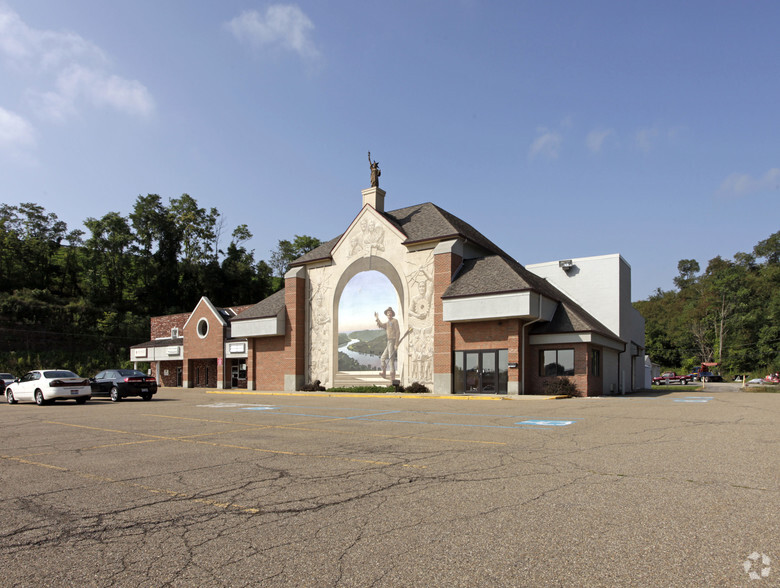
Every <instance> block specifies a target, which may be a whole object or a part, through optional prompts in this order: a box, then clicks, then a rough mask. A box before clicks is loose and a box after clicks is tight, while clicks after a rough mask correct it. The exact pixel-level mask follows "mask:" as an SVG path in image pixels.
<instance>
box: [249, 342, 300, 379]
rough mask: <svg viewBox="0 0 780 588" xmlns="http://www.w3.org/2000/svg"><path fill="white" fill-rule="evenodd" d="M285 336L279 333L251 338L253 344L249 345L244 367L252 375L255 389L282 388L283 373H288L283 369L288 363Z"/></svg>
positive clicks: (285, 368)
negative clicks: (251, 369) (273, 335)
mask: <svg viewBox="0 0 780 588" xmlns="http://www.w3.org/2000/svg"><path fill="white" fill-rule="evenodd" d="M287 338H288V337H287V336H284V337H283V336H281V335H280V336H279V337H257V338H255V339H251V341H253V342H254V344H253V345H250V346H249V352H248V357H247V362H246V369H247V376H249V375H253V376H254V381H255V390H267V391H272V390H284V374H285V373H290V372H288V371H285V370H287V366H288V365H289V359H288V353H289V349H288V346H287ZM250 365H252V366H253V371H251V372H250V371H249V366H250ZM250 379H252V378H250Z"/></svg>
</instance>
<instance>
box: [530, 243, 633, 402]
mask: <svg viewBox="0 0 780 588" xmlns="http://www.w3.org/2000/svg"><path fill="white" fill-rule="evenodd" d="M571 261H572V264H573V267H572V269H570V270H569V271H568V272H567V271H564V270H563V269H562V268H561V267H560V264H559V261H558V260H556V261H551V262H546V263H537V264H530V265H527V266H525V267H526V269H528V270H530V271H532V272H534V273H535V274H536V275H538V276H541V277H543V278H545V279H547V281H549V282H550V283H552V284H553V285H554V286H555V287H557V288H558V289H559V290H561V291H562V292H563V293H565V294H566V295H568V296H569V297H571V299H572V300H574V301H575V302H577V303H578V304H579V305H580V306H582V308H584V309H585V310H586V311H587V312H589V313H590V314H591V315H592V316H593V317H594V318H595V319H597V320H598V321H599V322H601V323H602V324H603V325H604V326H605V327H607V328H608V329H610V330H611V331H612V332H613V333H615V334H616V335H617V336H618V337H620V338H621V339H622V340H623V341H625V342H626V351H625V352H624V353H621V354H620V369H619V372H620V375H619V381H618V384H619V389H620V391H630V390H632V381H631V373H632V372H631V370H632V364H633V366H634V370H635V373H636V374H639V373H640V371H642V370H644V359H643V356H644V346H645V321H644V318H643V317H642V315H641V314H640V313H639V312H638V311H637V310H636V309H635V308H634V307H633V306H632V304H631V266H630V265H629V264H628V262H626V260H625V259H623V258H622V257H621V256H620V254H617V253H614V254H609V255H599V256H596V257H579V258H572V260H571ZM637 347H639V348H641V351H640V354H639V356H638V357H635V356H633V355H632V351H636V349H637ZM605 372H606V370H605ZM605 375H606V373H605ZM605 387H606V388H607V389H608V386H607V385H606V381H605ZM643 387H644V376H639V375H637V377H636V378H635V382H634V385H633V389H641V388H643Z"/></svg>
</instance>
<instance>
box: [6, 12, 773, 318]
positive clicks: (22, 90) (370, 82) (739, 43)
mask: <svg viewBox="0 0 780 588" xmlns="http://www.w3.org/2000/svg"><path fill="white" fill-rule="evenodd" d="M778 23H780V3H779V2H777V1H776V0H753V1H751V2H737V1H733V2H721V1H717V0H716V1H707V2H700V1H697V0H694V1H689V2H666V1H658V0H655V1H648V2H643V1H637V2H599V1H593V2H580V1H571V2H554V1H553V2H525V1H519V0H518V1H512V2H478V1H476V0H462V1H455V0H453V1H436V0H418V1H416V2H403V1H399V2H371V1H369V2H366V1H363V2H351V1H345V2H298V3H296V4H287V3H266V2H257V1H250V0H243V1H233V0H222V1H220V2H204V1H194V0H189V1H183V0H166V1H164V2H159V1H157V0H154V1H150V0H114V1H111V2H106V1H104V0H68V2H62V1H61V0H0V202H5V203H7V204H18V203H20V202H36V203H38V204H41V205H43V206H44V207H45V208H46V209H47V210H48V211H49V212H54V213H56V214H57V215H58V216H59V217H60V218H61V219H62V220H65V221H66V222H67V223H68V225H69V228H71V229H73V228H81V223H82V222H83V221H84V220H85V219H86V218H87V217H101V216H103V215H104V214H106V213H107V212H110V211H117V212H120V213H123V214H127V213H129V212H130V211H131V209H132V206H133V203H134V201H135V199H136V197H137V196H138V195H139V194H148V193H156V194H160V195H161V196H162V197H163V198H164V199H165V200H166V201H167V199H169V198H175V197H178V196H180V195H181V194H182V193H188V194H190V195H191V196H193V197H194V198H196V199H197V201H198V202H199V204H200V205H201V206H204V207H212V206H214V207H217V208H218V209H219V210H220V211H221V212H222V214H223V216H224V218H225V228H226V233H227V235H226V237H225V243H224V245H225V246H226V245H227V240H229V233H230V232H231V231H232V229H233V228H234V227H235V226H236V225H238V224H241V223H246V224H247V225H248V226H249V228H250V230H251V231H252V233H253V234H254V238H253V239H252V241H251V242H250V243H249V247H250V248H253V249H254V250H255V256H256V259H266V260H267V259H269V258H270V251H271V250H272V249H274V248H275V247H276V244H277V243H278V241H279V240H280V239H292V238H293V236H294V235H296V234H305V235H312V236H316V237H319V238H321V239H323V240H325V239H330V238H332V237H334V236H336V235H338V234H339V233H341V232H342V231H343V230H344V229H346V227H347V226H348V225H349V223H350V221H351V220H352V219H353V218H354V217H355V216H356V215H357V213H358V212H359V207H360V204H361V194H360V191H361V189H363V188H366V187H368V185H369V167H368V161H367V151H371V154H372V157H373V158H374V159H376V160H378V161H379V164H380V167H381V169H382V177H381V180H380V186H381V187H382V188H383V189H385V190H386V191H387V199H386V207H387V208H388V209H390V210H391V209H394V208H401V207H404V206H409V205H413V204H418V203H421V202H428V201H430V202H434V203H436V204H437V205H439V206H441V207H442V208H444V209H446V210H448V211H450V212H451V213H453V214H455V215H457V216H460V217H461V218H463V219H465V220H467V221H468V222H470V223H471V224H472V225H474V226H475V227H476V228H477V229H479V230H480V231H481V232H483V233H484V234H485V235H487V236H488V237H489V238H491V239H492V240H493V241H494V242H496V243H497V244H498V245H499V246H500V247H502V248H503V249H504V250H505V251H507V252H508V253H510V254H511V255H513V256H514V257H515V258H516V259H517V260H518V261H519V262H521V263H524V264H531V263H538V262H544V261H552V260H556V259H565V258H571V257H583V256H591V255H603V254H608V253H621V254H622V255H623V256H624V257H625V259H626V260H627V261H628V262H629V264H630V265H631V267H632V277H633V295H632V298H633V299H634V300H639V299H644V298H646V297H647V296H649V295H650V294H651V293H652V292H653V291H654V290H655V289H656V288H658V287H660V288H662V289H670V288H672V287H673V284H672V279H673V277H674V276H675V275H676V273H677V262H678V260H680V259H682V258H694V259H697V260H698V261H699V263H700V264H701V265H702V267H704V266H706V263H707V261H708V260H709V259H710V258H712V257H714V256H716V255H722V256H724V257H732V256H733V255H734V253H736V252H738V251H750V250H752V248H753V246H754V245H755V244H756V243H757V242H758V241H760V240H762V239H765V238H767V237H768V236H769V235H771V234H772V233H774V232H776V231H777V230H778V229H780V223H779V222H778V219H779V218H780V214H778V213H780V149H778V147H779V146H780V116H778V112H779V111H780V51H778V49H779V48H780V42H778V40H777V39H778ZM245 302H247V301H236V303H245Z"/></svg>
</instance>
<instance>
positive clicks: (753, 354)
mask: <svg viewBox="0 0 780 588" xmlns="http://www.w3.org/2000/svg"><path fill="white" fill-rule="evenodd" d="M677 269H678V272H679V275H678V276H677V277H676V278H675V280H674V282H675V286H676V288H675V289H674V290H670V291H667V292H664V291H662V290H661V289H658V290H656V292H655V293H654V294H653V295H652V296H650V297H649V298H648V299H647V300H643V301H641V302H636V303H634V306H635V307H636V308H637V309H638V310H639V311H640V312H641V313H642V315H643V316H644V317H645V320H646V326H645V333H646V337H647V341H646V344H647V346H646V350H647V353H648V354H649V355H650V357H651V359H652V360H653V361H655V362H656V363H658V364H660V365H661V366H662V367H664V368H682V371H689V370H690V369H691V368H692V367H694V366H697V365H698V364H699V363H701V362H705V361H707V362H710V361H715V362H719V363H720V364H721V366H720V371H721V373H723V374H726V375H734V374H746V373H753V374H755V375H764V374H766V373H769V372H775V371H779V370H780V353H779V352H778V348H779V347H780V232H777V233H775V234H773V235H771V236H770V237H768V238H767V239H764V240H762V241H759V242H758V244H757V245H756V246H755V247H754V248H753V251H752V252H751V253H741V252H740V253H736V254H735V255H734V256H733V259H724V258H723V257H721V256H720V255H719V256H717V257H715V258H713V259H711V260H710V261H709V263H708V264H707V266H706V268H705V269H704V271H703V272H702V271H701V267H700V265H699V263H698V261H696V260H695V259H682V260H680V262H679V263H678V264H677Z"/></svg>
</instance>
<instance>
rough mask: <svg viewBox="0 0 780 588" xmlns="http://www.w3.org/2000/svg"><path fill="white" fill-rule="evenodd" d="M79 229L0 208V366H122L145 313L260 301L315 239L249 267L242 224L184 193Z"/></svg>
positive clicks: (140, 202) (26, 209)
mask: <svg viewBox="0 0 780 588" xmlns="http://www.w3.org/2000/svg"><path fill="white" fill-rule="evenodd" d="M84 227H85V228H86V231H84V230H81V229H72V230H71V229H69V228H68V226H67V224H66V223H65V222H64V221H62V220H60V219H59V218H58V217H57V215H56V214H55V213H53V212H48V211H46V210H45V209H44V208H43V207H42V206H40V205H38V204H35V203H31V202H27V203H21V204H19V205H10V204H0V371H10V372H12V373H16V374H20V373H22V372H24V371H26V370H28V369H32V368H35V367H50V366H51V365H56V366H57V367H68V368H70V369H74V370H75V371H77V372H78V373H80V375H86V374H87V373H88V372H91V371H92V370H93V369H98V368H100V367H109V366H118V365H126V364H127V363H128V358H129V351H128V348H129V346H130V345H133V344H136V343H140V342H143V341H145V340H147V339H148V337H149V318H150V317H151V316H158V315H164V314H172V313H179V312H189V311H191V310H192V308H193V307H194V306H195V304H197V302H198V300H200V297H201V296H208V297H209V299H210V300H211V301H212V302H214V304H216V305H217V306H233V305H242V304H252V303H255V302H258V301H260V300H262V299H263V298H265V297H267V296H269V295H270V294H272V293H274V292H275V291H277V290H278V289H280V288H281V287H283V285H284V283H283V276H284V273H285V272H286V270H287V268H288V266H289V264H290V262H291V261H292V260H294V259H295V258H297V257H299V256H300V255H303V254H304V253H306V252H308V251H310V250H311V249H313V248H315V247H317V246H318V245H319V244H320V241H319V240H318V239H316V238H314V237H309V236H306V235H303V236H300V235H296V236H295V238H294V239H293V240H291V241H288V240H281V241H279V244H278V247H277V249H276V250H274V251H272V252H271V257H270V260H269V261H268V262H266V261H264V260H256V259H255V254H254V250H248V249H247V247H246V243H247V242H248V241H249V240H250V239H251V238H252V236H253V235H252V233H251V231H250V230H249V227H248V226H247V225H246V224H240V225H238V226H237V227H235V228H234V229H233V231H232V232H231V233H230V235H229V237H228V236H227V234H226V228H225V221H224V217H223V216H222V214H221V213H220V212H219V211H218V210H217V209H216V208H210V209H207V208H204V207H201V206H200V205H199V204H198V202H197V201H196V199H195V198H193V197H192V196H190V195H188V194H182V195H181V196H180V197H179V198H171V199H169V201H168V202H167V203H166V202H164V201H163V199H162V198H161V197H160V196H159V195H157V194H148V195H146V196H138V197H137V199H136V201H135V203H134V205H133V208H132V212H130V214H128V215H123V214H121V213H119V212H109V213H107V214H105V215H103V216H102V217H101V218H92V217H90V218H87V219H86V220H85V221H84ZM223 247H224V249H223ZM82 372H83V373H82Z"/></svg>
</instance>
